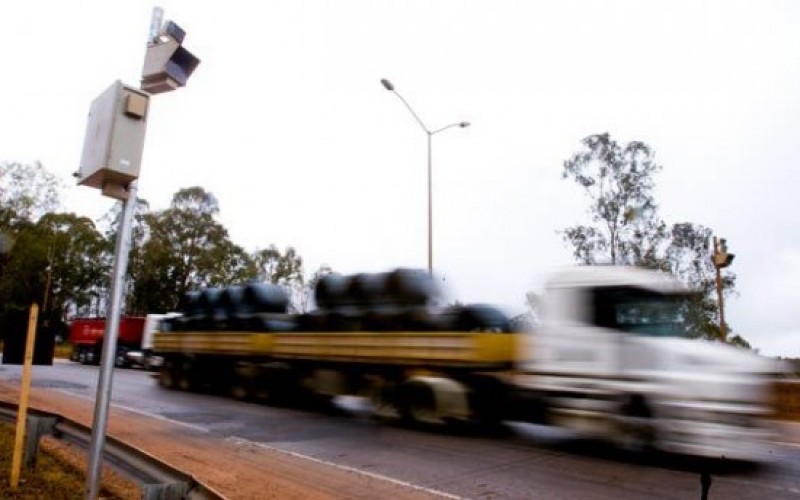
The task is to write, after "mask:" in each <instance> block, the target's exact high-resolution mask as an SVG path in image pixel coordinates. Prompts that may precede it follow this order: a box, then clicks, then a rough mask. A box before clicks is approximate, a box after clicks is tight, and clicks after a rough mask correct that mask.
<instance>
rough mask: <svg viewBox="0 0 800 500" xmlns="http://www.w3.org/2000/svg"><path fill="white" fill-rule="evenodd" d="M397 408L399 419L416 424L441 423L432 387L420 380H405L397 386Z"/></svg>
mask: <svg viewBox="0 0 800 500" xmlns="http://www.w3.org/2000/svg"><path fill="white" fill-rule="evenodd" d="M397 410H398V413H399V414H400V419H401V421H403V422H405V423H413V424H418V425H425V424H427V425H429V424H441V423H442V420H441V418H439V415H438V412H437V411H436V395H435V394H434V393H433V389H431V388H430V387H429V386H427V385H425V384H422V383H420V382H407V383H405V384H403V385H402V386H401V387H400V388H399V394H398V397H397Z"/></svg>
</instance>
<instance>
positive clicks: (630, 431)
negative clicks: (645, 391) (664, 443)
mask: <svg viewBox="0 0 800 500" xmlns="http://www.w3.org/2000/svg"><path fill="white" fill-rule="evenodd" d="M614 434H615V435H614V442H615V444H616V446H617V448H619V449H621V450H624V451H630V452H635V453H641V452H646V451H652V450H653V449H654V448H655V445H656V422H655V419H654V418H653V412H652V410H651V409H650V405H649V404H648V402H647V399H646V398H645V397H644V396H642V395H640V394H634V395H631V396H629V397H628V398H627V399H626V400H625V401H624V402H623V403H622V405H621V406H620V408H619V416H618V417H616V422H615V426H614Z"/></svg>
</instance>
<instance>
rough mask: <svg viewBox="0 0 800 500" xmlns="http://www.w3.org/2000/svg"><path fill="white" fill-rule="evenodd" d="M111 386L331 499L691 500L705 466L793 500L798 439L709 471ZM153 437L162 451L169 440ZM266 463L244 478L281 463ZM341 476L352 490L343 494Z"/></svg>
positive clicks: (522, 440) (799, 475)
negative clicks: (751, 461)
mask: <svg viewBox="0 0 800 500" xmlns="http://www.w3.org/2000/svg"><path fill="white" fill-rule="evenodd" d="M20 372H21V370H20V369H19V367H16V366H6V365H2V366H0V382H4V383H5V384H6V385H7V386H10V385H12V384H18V383H19V378H20ZM97 374H98V369H97V367H92V366H83V365H79V364H74V363H69V362H62V361H57V362H56V364H55V365H54V366H52V367H38V366H37V367H34V375H33V388H34V395H38V396H39V398H40V400H42V401H46V400H47V395H48V394H51V392H50V391H54V392H55V393H56V394H58V395H59V397H65V396H69V398H72V399H75V400H76V401H81V402H82V403H83V404H84V405H85V406H86V407H88V408H91V404H92V400H93V399H94V397H95V390H96V389H95V384H96V380H97ZM113 384H114V385H113V397H112V405H113V407H114V409H115V411H124V412H125V413H126V414H129V415H131V417H130V418H131V419H135V418H137V417H140V418H143V419H144V418H150V419H152V418H153V417H155V418H156V419H157V420H158V421H161V422H165V423H169V424H170V425H173V426H177V427H176V428H178V429H182V431H181V432H174V433H173V434H172V436H174V437H175V439H178V438H179V437H180V436H181V435H183V436H184V437H185V436H189V435H190V436H191V439H192V440H194V441H197V440H200V441H202V440H208V442H209V443H211V442H213V443H225V446H226V447H232V448H234V449H239V450H242V451H243V452H245V451H246V453H247V454H251V455H261V454H263V455H264V456H265V457H267V459H270V460H274V459H275V457H285V458H286V459H287V460H291V461H296V462H298V464H299V465H297V467H299V468H301V469H302V468H303V467H308V468H309V470H311V469H313V470H323V469H329V470H331V471H339V472H341V474H344V476H342V477H338V476H337V479H335V480H332V481H333V482H331V483H330V484H329V485H327V486H325V487H324V488H325V491H326V492H327V494H328V496H329V497H336V496H342V497H344V496H348V497H352V496H353V495H354V491H356V492H362V493H363V495H359V496H360V497H363V498H370V497H376V496H386V495H389V494H390V493H389V491H390V490H389V489H383V490H382V489H381V488H384V487H385V488H390V489H391V488H396V489H404V490H406V491H408V492H409V495H411V496H409V498H411V497H415V495H416V497H421V498H426V497H431V498H437V497H438V498H486V499H489V498H491V499H505V498H508V499H516V498H543V499H551V498H552V499H559V498H584V499H611V498H615V499H618V498H619V499H624V498H644V497H646V498H681V499H684V498H700V497H701V474H702V473H703V472H704V471H705V472H707V473H708V474H709V475H708V476H707V477H708V478H710V479H711V486H710V490H709V492H710V495H709V498H712V499H713V498H725V499H730V498H748V499H750V498H758V499H766V498H770V499H775V498H791V499H800V446H799V445H797V444H793V443H788V442H786V443H775V444H773V445H772V446H771V447H770V456H771V458H770V460H769V461H768V462H767V463H766V464H765V465H763V466H761V467H758V468H746V467H719V466H716V465H714V466H713V468H711V469H709V468H708V464H704V463H702V462H695V461H690V460H685V459H680V458H677V457H664V456H658V457H642V456H635V455H622V454H620V453H617V452H614V451H613V450H610V449H609V448H608V447H606V446H603V445H601V444H599V443H588V442H580V441H576V440H574V439H568V438H569V436H566V435H564V434H563V433H559V432H558V431H555V430H552V429H547V428H543V427H539V426H532V425H525V424H514V425H512V426H510V428H509V429H508V431H507V432H505V433H502V434H499V435H492V436H487V435H485V433H484V434H483V435H481V434H480V433H475V432H461V433H458V434H456V433H453V432H450V433H447V432H441V431H439V432H433V431H431V430H420V429H406V428H401V427H397V426H391V425H385V424H384V425H381V424H378V423H377V422H375V421H373V420H372V419H371V418H370V417H369V415H368V411H367V409H366V408H365V407H364V405H363V403H361V402H360V401H358V400H355V399H340V400H338V401H337V403H338V408H337V409H334V410H331V411H326V412H322V411H310V410H301V409H291V408H276V407H270V406H266V405H259V404H251V403H240V402H236V401H233V400H230V399H227V398H223V397H219V396H214V395H206V394H191V393H183V392H174V391H167V390H165V389H162V388H160V387H159V386H158V385H157V383H156V381H155V380H154V379H153V377H152V376H151V375H150V374H149V373H147V372H143V371H140V370H116V371H115V373H114V381H113ZM113 418H114V417H112V419H113ZM129 427H130V426H129ZM133 427H135V426H133ZM128 432H130V433H131V434H132V433H134V430H133V429H128ZM151 432H152V431H151ZM159 439H161V440H162V442H163V443H164V446H166V442H167V440H168V439H170V435H169V433H167V435H163V436H161V437H160V438H159ZM148 446H155V447H160V446H161V444H154V443H152V442H151V443H150V444H149V445H148ZM269 457H272V458H269ZM173 458H174V457H173ZM186 459H187V462H188V461H190V459H191V457H186ZM269 463H270V462H269V461H266V462H263V463H261V465H259V466H253V471H252V472H248V473H251V474H258V471H259V470H269V471H271V472H273V473H280V472H281V471H282V470H284V469H282V468H281V467H282V466H277V465H276V466H275V467H272V466H270V465H269ZM234 464H235V462H227V461H226V459H225V458H224V456H222V455H220V457H219V463H217V464H215V465H216V466H217V467H218V468H221V469H224V468H226V467H235V466H236V465H234ZM264 464H266V465H264ZM304 464H305V465H304ZM251 465H252V464H251ZM284 465H285V464H284ZM259 467H261V469H259ZM286 467H289V466H288V465H287V466H286ZM297 467H295V468H297ZM265 468H266V469H265ZM276 471H277V472H276ZM295 472H296V471H295ZM286 474H288V475H287V476H286V477H285V478H284V479H286V478H289V480H291V477H293V476H292V474H293V472H292V471H290V470H289V469H286ZM323 475H324V474H323ZM302 477H303V479H301V481H305V482H307V483H308V484H307V485H308V486H309V487H314V486H319V487H320V488H322V487H323V485H322V481H323V479H319V483H317V484H315V480H314V479H313V478H308V477H306V476H302ZM348 478H350V479H352V480H353V483H352V484H351V485H350V486H349V488H352V489H349V490H345V489H344V488H345V486H344V484H345V482H346V481H348ZM200 479H203V478H202V477H201V478H200ZM241 479H242V478H241V477H239V479H238V480H241ZM337 481H338V482H337ZM376 488H377V489H376ZM221 489H224V486H223V487H222V488H221ZM242 495H244V493H242ZM274 495H275V497H276V498H277V497H280V496H281V494H280V493H274ZM299 496H301V495H300V494H299V493H298V497H299ZM231 498H236V496H235V495H234V496H231Z"/></svg>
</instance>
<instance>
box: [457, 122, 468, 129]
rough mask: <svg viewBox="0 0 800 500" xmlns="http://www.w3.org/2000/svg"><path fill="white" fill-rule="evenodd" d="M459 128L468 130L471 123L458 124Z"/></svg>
mask: <svg viewBox="0 0 800 500" xmlns="http://www.w3.org/2000/svg"><path fill="white" fill-rule="evenodd" d="M458 126H459V127H461V128H467V127H469V126H470V123H469V122H461V123H459V124H458Z"/></svg>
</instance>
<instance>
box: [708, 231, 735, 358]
mask: <svg viewBox="0 0 800 500" xmlns="http://www.w3.org/2000/svg"><path fill="white" fill-rule="evenodd" d="M734 257H735V255H734V254H732V253H728V245H727V242H726V241H725V238H720V239H719V240H718V239H717V237H716V236H714V255H712V257H711V261H712V262H713V264H714V269H715V270H716V281H717V283H716V284H717V301H718V302H719V334H720V340H722V342H727V341H728V325H727V324H725V307H724V303H723V297H722V295H723V294H722V269H723V268H725V267H728V266H730V265H731V262H733V258H734Z"/></svg>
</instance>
